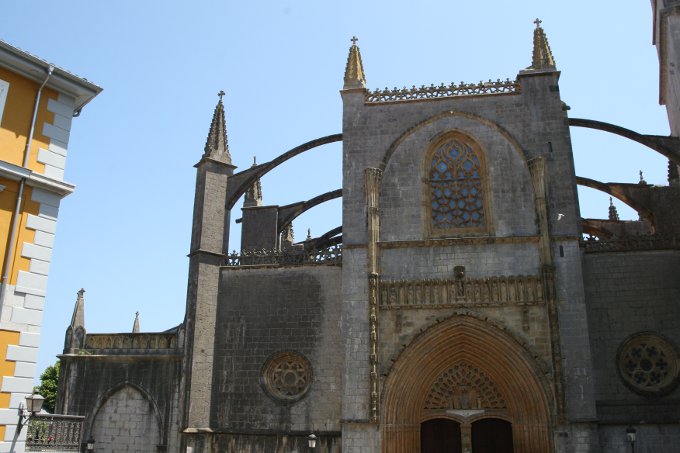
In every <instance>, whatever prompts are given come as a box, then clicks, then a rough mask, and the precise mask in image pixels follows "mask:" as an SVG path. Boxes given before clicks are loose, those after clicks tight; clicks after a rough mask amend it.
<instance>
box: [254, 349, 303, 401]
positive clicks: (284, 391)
mask: <svg viewBox="0 0 680 453" xmlns="http://www.w3.org/2000/svg"><path fill="white" fill-rule="evenodd" d="M262 380H263V384H264V388H265V390H266V391H267V393H269V394H270V395H271V396H272V397H274V398H276V399H278V400H282V401H296V400H298V399H300V398H302V397H303V396H304V395H305V393H307V391H308V390H309V386H310V385H311V383H312V365H311V364H310V363H309V360H307V358H306V357H305V356H303V355H302V354H300V353H298V352H295V351H283V352H277V353H276V354H274V355H272V356H271V357H269V359H267V362H266V363H265V364H264V368H263V370H262Z"/></svg>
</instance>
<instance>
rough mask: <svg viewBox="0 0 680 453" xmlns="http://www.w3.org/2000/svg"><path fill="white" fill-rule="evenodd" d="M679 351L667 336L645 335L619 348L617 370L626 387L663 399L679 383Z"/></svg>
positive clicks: (650, 333)
mask: <svg viewBox="0 0 680 453" xmlns="http://www.w3.org/2000/svg"><path fill="white" fill-rule="evenodd" d="M679 360H680V359H679V358H678V351H677V349H676V348H675V347H674V346H673V345H672V344H671V343H670V342H669V341H667V340H666V339H664V338H663V337H661V336H659V335H657V334H655V333H652V332H642V333H638V334H636V335H633V336H632V337H630V338H628V339H627V340H626V341H625V342H624V343H623V344H622V345H621V347H620V348H619V352H618V355H617V365H618V366H617V368H618V372H619V376H620V377H621V379H622V380H623V382H624V384H626V386H627V387H628V388H630V389H631V390H633V391H634V392H636V393H639V394H641V395H646V396H660V395H664V394H667V393H670V392H671V391H673V389H674V388H675V387H676V386H677V384H678V371H679V369H680V367H679V366H678V361H679Z"/></svg>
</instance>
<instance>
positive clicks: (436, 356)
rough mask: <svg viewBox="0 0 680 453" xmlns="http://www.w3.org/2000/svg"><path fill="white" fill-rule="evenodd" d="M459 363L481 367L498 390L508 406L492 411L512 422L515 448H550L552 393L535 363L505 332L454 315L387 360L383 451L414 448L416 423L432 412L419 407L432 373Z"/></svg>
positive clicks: (403, 452) (519, 451) (528, 451)
mask: <svg viewBox="0 0 680 453" xmlns="http://www.w3.org/2000/svg"><path fill="white" fill-rule="evenodd" d="M459 363H467V364H470V366H473V367H475V368H477V369H479V370H481V372H482V373H484V374H485V375H487V376H488V377H489V378H490V379H491V380H492V381H493V384H494V385H495V386H496V387H497V388H498V391H499V392H500V393H501V394H502V395H503V399H504V403H505V405H506V406H507V407H506V408H505V409H504V410H503V411H495V412H496V413H494V415H492V416H493V417H499V416H500V417H501V418H504V419H506V420H508V421H510V422H511V423H512V426H513V437H514V444H515V452H516V453H532V452H537V451H540V452H548V451H552V435H551V420H552V416H551V414H552V413H553V411H554V409H553V406H554V404H553V403H552V401H553V399H554V398H553V394H552V391H551V389H550V385H549V384H548V382H546V380H545V377H544V373H542V372H541V367H540V366H539V364H538V363H536V362H535V360H534V359H533V358H532V357H531V355H530V353H529V352H528V351H527V350H526V349H525V348H523V347H522V346H521V345H520V344H519V343H518V342H517V341H515V340H514V339H513V338H512V337H511V336H510V335H508V334H507V333H505V332H502V331H500V330H498V329H496V328H495V327H493V326H492V325H490V324H488V323H485V322H484V321H480V320H478V319H475V318H473V317H470V316H454V317H452V318H449V319H448V320H446V321H443V322H441V323H439V324H436V325H435V326H433V327H431V328H429V329H428V330H427V331H425V332H424V333H423V334H421V336H419V337H418V338H417V339H416V340H414V341H413V343H412V344H411V345H409V347H407V348H406V349H405V350H404V351H403V352H402V353H401V354H400V356H399V358H398V359H397V361H396V362H395V363H394V365H393V366H392V369H391V370H390V373H389V375H388V376H387V378H386V380H385V383H384V387H383V395H382V397H383V398H382V412H381V413H382V417H381V428H382V439H383V442H382V445H383V446H382V451H383V452H384V453H388V452H389V453H413V452H418V451H419V449H420V423H421V422H422V421H423V420H427V419H428V418H431V417H432V416H433V414H434V413H433V412H432V411H429V412H428V411H426V410H425V409H424V407H425V404H424V403H425V399H426V398H427V395H428V393H429V392H430V390H431V388H432V386H433V384H434V383H435V382H436V380H437V378H438V377H439V376H440V375H441V374H442V373H443V372H444V371H445V370H446V369H448V368H450V367H452V366H455V365H456V364H459ZM441 414H442V415H443V416H447V415H448V416H449V417H451V415H452V414H451V412H450V411H449V412H448V413H447V412H446V411H442V412H441ZM473 415H474V416H475V417H479V418H483V415H484V414H473ZM454 416H455V414H454ZM487 416H489V415H487ZM451 418H453V419H455V418H454V417H451Z"/></svg>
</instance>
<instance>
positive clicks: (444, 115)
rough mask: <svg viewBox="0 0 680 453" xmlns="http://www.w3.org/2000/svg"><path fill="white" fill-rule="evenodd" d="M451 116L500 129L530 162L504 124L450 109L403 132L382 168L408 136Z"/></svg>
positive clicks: (389, 151)
mask: <svg viewBox="0 0 680 453" xmlns="http://www.w3.org/2000/svg"><path fill="white" fill-rule="evenodd" d="M450 116H459V117H462V118H468V119H470V120H473V121H477V122H479V123H482V124H484V125H486V126H489V127H491V128H492V129H495V130H496V131H498V132H499V133H500V134H501V135H502V136H503V137H504V138H505V139H506V140H507V141H508V142H509V143H510V144H511V145H512V147H513V148H514V149H515V151H517V153H518V154H519V155H520V157H521V158H522V160H523V161H524V162H525V165H526V162H528V157H527V155H526V154H525V153H524V149H523V148H522V145H520V143H519V141H517V139H516V138H515V137H514V136H513V135H512V134H511V133H510V132H508V131H507V130H506V129H505V128H504V127H503V126H501V125H500V124H498V123H496V122H495V121H492V120H490V119H488V118H484V117H483V116H479V115H476V114H474V113H470V112H462V111H457V110H450V111H448V112H444V113H439V114H437V115H434V116H431V117H430V118H427V119H425V120H423V121H421V122H419V123H417V124H415V125H414V126H412V127H410V128H408V129H407V130H406V131H405V132H404V133H403V134H401V135H400V136H399V137H398V138H397V139H396V140H395V141H393V142H392V144H391V145H390V147H389V148H388V149H387V151H386V152H385V155H384V156H383V158H382V161H381V163H380V167H379V168H380V169H381V170H383V171H385V168H386V167H387V163H388V162H389V161H390V158H391V157H392V154H394V152H395V151H396V150H397V148H399V145H401V144H402V143H403V142H404V141H405V140H406V139H407V138H408V137H410V136H411V135H412V134H414V133H415V132H416V131H417V130H418V129H421V128H423V127H425V126H427V125H428V124H430V123H434V122H436V121H439V120H441V119H442V118H447V117H450Z"/></svg>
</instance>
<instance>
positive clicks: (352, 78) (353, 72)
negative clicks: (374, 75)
mask: <svg viewBox="0 0 680 453" xmlns="http://www.w3.org/2000/svg"><path fill="white" fill-rule="evenodd" d="M357 41H358V39H357V37H356V36H352V47H350V48H349V55H348V56H347V66H345V85H344V86H343V90H351V89H354V88H366V77H365V76H364V65H363V63H361V53H360V52H359V47H358V46H357Z"/></svg>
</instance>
